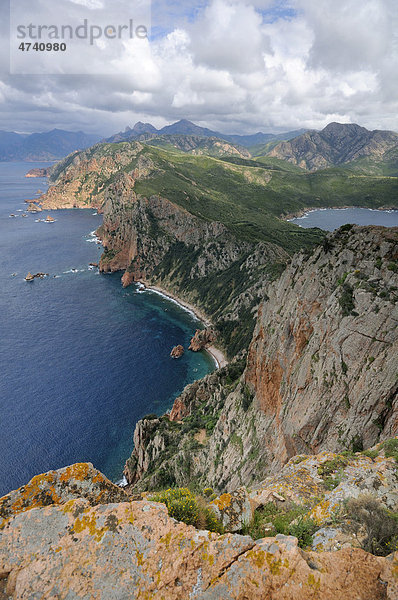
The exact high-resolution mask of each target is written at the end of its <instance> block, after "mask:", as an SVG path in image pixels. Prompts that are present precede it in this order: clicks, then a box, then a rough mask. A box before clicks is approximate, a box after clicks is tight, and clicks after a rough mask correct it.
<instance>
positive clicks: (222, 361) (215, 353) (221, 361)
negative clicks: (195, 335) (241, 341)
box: [206, 346, 228, 369]
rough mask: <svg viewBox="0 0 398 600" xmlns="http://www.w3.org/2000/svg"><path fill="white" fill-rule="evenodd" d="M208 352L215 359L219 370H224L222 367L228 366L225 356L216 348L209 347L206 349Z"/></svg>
mask: <svg viewBox="0 0 398 600" xmlns="http://www.w3.org/2000/svg"><path fill="white" fill-rule="evenodd" d="M206 352H208V353H209V354H211V356H212V357H213V358H214V360H215V362H216V365H217V369H222V367H225V366H226V365H227V364H228V361H227V359H226V358H225V356H224V354H223V353H222V352H221V350H218V348H215V347H214V346H209V347H208V348H206Z"/></svg>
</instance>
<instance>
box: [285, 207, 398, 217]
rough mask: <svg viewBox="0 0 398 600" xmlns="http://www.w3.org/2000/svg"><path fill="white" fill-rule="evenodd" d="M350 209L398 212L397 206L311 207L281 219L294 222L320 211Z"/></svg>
mask: <svg viewBox="0 0 398 600" xmlns="http://www.w3.org/2000/svg"><path fill="white" fill-rule="evenodd" d="M350 208H365V209H368V210H380V211H383V212H388V211H391V210H398V207H397V206H379V207H378V208H369V207H368V206H311V207H307V208H302V209H301V210H298V211H297V212H294V213H289V214H288V215H285V216H283V217H280V218H281V219H282V221H293V220H294V219H302V218H303V217H306V216H307V215H309V214H310V213H313V212H316V211H318V210H348V209H350Z"/></svg>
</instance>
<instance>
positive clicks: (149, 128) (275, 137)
mask: <svg viewBox="0 0 398 600" xmlns="http://www.w3.org/2000/svg"><path fill="white" fill-rule="evenodd" d="M305 131H306V130H305V129H299V130H297V131H288V132H286V133H280V134H274V133H262V132H258V133H254V134H252V135H228V134H225V133H220V132H219V131H213V130H211V129H207V128H206V127H200V126H199V125H195V123H192V122H191V121H188V120H187V119H181V120H180V121H177V122H176V123H173V124H172V125H166V127H163V128H162V129H156V128H155V127H154V126H153V125H151V124H150V123H142V122H141V121H139V122H138V123H136V124H135V125H134V127H126V129H125V131H121V132H119V133H117V134H115V135H113V136H111V137H109V138H108V139H107V140H106V141H107V142H122V141H130V140H137V139H140V138H142V137H143V138H144V139H148V138H150V137H152V136H164V135H167V136H169V135H194V136H200V137H207V138H217V139H219V140H225V141H227V142H231V143H232V144H238V145H241V146H244V147H245V148H251V147H253V146H256V145H260V144H267V143H269V142H272V141H279V140H291V139H292V138H295V137H297V136H298V135H301V134H302V133H304V132H305Z"/></svg>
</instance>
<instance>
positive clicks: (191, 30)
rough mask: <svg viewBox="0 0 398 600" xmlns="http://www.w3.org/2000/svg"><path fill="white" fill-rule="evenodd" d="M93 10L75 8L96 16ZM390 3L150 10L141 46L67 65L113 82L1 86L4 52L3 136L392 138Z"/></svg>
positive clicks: (248, 2)
mask: <svg viewBox="0 0 398 600" xmlns="http://www.w3.org/2000/svg"><path fill="white" fill-rule="evenodd" d="M99 1H100V0H74V4H75V7H76V9H77V10H78V4H79V3H81V4H83V3H84V4H85V6H86V7H87V6H88V5H90V6H91V7H92V8H95V9H97V7H95V6H94V5H96V4H98V3H99ZM103 1H104V3H105V4H106V7H107V10H109V6H110V4H109V0H103ZM394 4H395V0H333V1H332V0H317V2H314V1H313V0H290V1H283V0H279V1H273V0H208V1H205V0H187V2H184V4H183V5H182V4H181V3H180V2H177V1H176V0H171V1H170V2H166V0H156V2H155V3H154V5H153V23H154V25H155V30H156V35H154V36H153V37H152V39H151V41H150V42H148V41H145V43H142V42H140V43H139V45H137V44H135V43H134V41H130V40H129V41H127V40H126V41H125V42H124V43H123V44H122V45H120V46H118V47H117V50H116V47H115V46H111V45H109V46H107V45H106V44H104V45H103V46H102V50H101V54H100V55H99V57H97V58H96V59H95V60H94V59H91V58H90V57H89V56H88V55H85V56H83V57H81V56H78V57H77V58H76V57H75V58H74V59H73V60H75V61H76V60H84V61H85V63H86V66H87V68H88V70H90V68H91V69H92V71H94V70H95V69H97V67H98V64H97V62H98V61H99V62H101V61H103V62H106V64H107V67H108V68H109V70H110V71H111V72H112V75H103V76H101V75H96V76H91V77H90V76H88V77H81V76H80V77H79V76H43V77H34V76H32V77H29V76H25V77H19V76H10V75H9V74H8V73H7V60H6V52H5V53H4V54H3V53H2V54H1V58H0V61H1V64H2V71H3V74H2V77H1V85H0V128H7V129H9V128H12V129H18V130H21V129H25V130H37V129H43V130H44V129H50V128H51V127H53V126H57V127H60V126H62V127H66V128H69V129H74V128H83V129H86V130H88V131H100V132H101V133H103V134H111V133H113V132H114V131H116V130H118V129H124V127H125V126H126V125H127V124H130V125H131V124H132V123H133V122H134V121H135V120H138V119H139V120H149V121H152V122H153V123H154V124H155V125H157V126H160V125H164V124H166V123H167V122H171V121H173V120H176V119H179V118H189V119H192V120H194V121H197V122H199V123H200V124H203V125H206V126H209V127H212V128H216V129H219V130H222V131H225V132H246V131H247V132H254V131H258V130H264V131H280V130H288V129H296V128H298V127H311V128H321V127H323V126H324V125H326V124H327V123H328V122H329V121H331V120H337V121H344V122H359V123H360V124H362V125H365V126H367V127H370V128H388V129H398V122H397V115H398V80H397V77H396V73H397V70H398V64H397V62H398V41H397V31H398V27H397V11H396V8H395V6H394ZM116 5H117V6H118V7H119V8H120V10H121V8H122V7H124V8H125V9H126V8H128V6H129V2H128V0H117V2H116V3H113V4H112V6H114V7H115V6H116ZM119 8H118V10H119ZM113 10H116V9H113ZM118 14H119V13H118ZM2 43H3V44H4V40H3V42H2ZM90 61H92V62H90ZM95 61H97V62H95Z"/></svg>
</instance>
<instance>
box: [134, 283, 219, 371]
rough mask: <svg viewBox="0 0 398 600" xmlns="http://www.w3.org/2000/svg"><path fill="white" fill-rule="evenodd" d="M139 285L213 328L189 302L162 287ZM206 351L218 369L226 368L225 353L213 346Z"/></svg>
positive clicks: (202, 314)
mask: <svg viewBox="0 0 398 600" xmlns="http://www.w3.org/2000/svg"><path fill="white" fill-rule="evenodd" d="M137 283H139V284H141V285H143V286H144V287H145V289H146V290H148V291H150V292H154V293H156V294H159V295H160V296H163V297H164V298H167V299H168V300H171V301H172V302H174V303H175V304H178V305H179V306H180V307H181V308H182V309H184V310H185V311H187V312H189V313H191V314H193V315H194V316H195V317H196V319H198V321H201V322H202V323H203V325H205V327H206V328H208V327H212V323H211V321H210V319H209V318H208V316H207V315H205V314H204V313H203V311H201V310H200V309H199V308H198V307H196V306H194V305H193V304H190V303H189V302H186V301H185V300H182V299H181V298H178V297H177V296H176V295H175V294H173V293H172V292H170V291H168V290H165V289H164V288H162V287H159V286H156V285H150V284H148V283H147V282H144V281H138V282H137ZM205 351H206V352H207V353H208V354H210V356H211V357H212V359H213V360H214V362H215V364H216V367H217V369H221V368H222V367H225V366H226V365H227V364H228V360H227V357H226V356H225V354H224V352H223V351H222V350H221V349H220V348H216V347H215V346H214V345H213V344H212V345H210V346H208V347H206V348H205Z"/></svg>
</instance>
